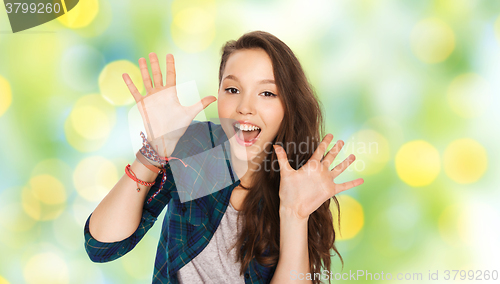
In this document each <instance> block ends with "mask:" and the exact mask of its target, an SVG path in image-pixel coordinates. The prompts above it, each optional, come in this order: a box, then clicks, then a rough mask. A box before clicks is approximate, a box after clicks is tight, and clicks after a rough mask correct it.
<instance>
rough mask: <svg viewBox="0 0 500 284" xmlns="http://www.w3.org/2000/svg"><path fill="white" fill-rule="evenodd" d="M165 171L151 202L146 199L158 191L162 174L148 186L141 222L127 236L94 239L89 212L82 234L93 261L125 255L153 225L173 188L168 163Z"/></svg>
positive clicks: (173, 184) (107, 259)
mask: <svg viewBox="0 0 500 284" xmlns="http://www.w3.org/2000/svg"><path fill="white" fill-rule="evenodd" d="M166 172H167V180H166V181H165V184H164V185H163V188H162V190H160V192H159V193H158V194H157V195H156V196H155V197H154V198H153V199H152V200H151V202H149V203H147V201H148V199H149V198H150V197H151V196H152V195H153V194H154V193H155V192H157V191H158V189H159V187H160V184H161V179H162V176H163V175H158V177H157V178H156V182H155V184H154V185H153V186H152V187H151V188H150V190H149V192H148V194H147V196H146V198H145V201H144V207H143V211H142V218H141V222H140V223H139V226H138V227H137V230H136V231H135V232H134V233H133V234H132V235H130V236H129V237H128V238H126V239H124V240H122V241H118V242H112V243H104V242H100V241H98V240H96V239H94V238H93V237H92V235H91V234H90V230H89V221H90V216H92V214H90V216H89V217H88V219H87V222H86V223H85V229H84V235H85V250H86V251H87V254H88V256H89V258H90V259H91V260H92V261H93V262H108V261H112V260H115V259H117V258H119V257H121V256H123V255H125V254H126V253H128V252H129V251H131V250H132V249H133V248H134V247H135V246H136V245H137V244H138V243H139V241H140V240H141V239H142V238H143V237H144V235H145V234H146V233H147V232H148V230H149V229H150V228H151V227H153V225H154V223H155V221H156V219H157V218H158V216H159V215H160V213H161V211H162V210H163V209H164V208H165V206H166V205H167V204H168V202H169V201H170V199H171V194H172V191H174V190H175V183H174V180H173V177H172V173H171V170H170V165H169V164H167V167H166Z"/></svg>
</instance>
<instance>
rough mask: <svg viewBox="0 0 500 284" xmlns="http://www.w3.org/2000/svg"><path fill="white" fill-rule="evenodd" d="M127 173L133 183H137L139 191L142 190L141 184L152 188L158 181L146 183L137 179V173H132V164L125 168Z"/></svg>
mask: <svg viewBox="0 0 500 284" xmlns="http://www.w3.org/2000/svg"><path fill="white" fill-rule="evenodd" d="M125 173H126V174H127V175H128V177H129V178H131V179H132V180H133V181H135V182H136V184H137V191H140V190H141V189H140V188H139V183H140V184H142V185H145V186H152V185H154V184H155V182H156V181H152V182H146V181H143V180H140V179H138V178H137V176H136V175H135V173H134V172H133V171H132V169H131V168H130V164H128V165H127V166H126V167H125Z"/></svg>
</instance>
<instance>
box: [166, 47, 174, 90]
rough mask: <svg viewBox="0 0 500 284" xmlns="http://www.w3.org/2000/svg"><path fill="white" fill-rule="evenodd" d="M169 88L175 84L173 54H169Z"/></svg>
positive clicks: (167, 82)
mask: <svg viewBox="0 0 500 284" xmlns="http://www.w3.org/2000/svg"><path fill="white" fill-rule="evenodd" d="M165 86H166V87H167V88H169V87H173V86H175V61H174V56H173V55H172V54H170V53H169V54H167V80H166V83H165Z"/></svg>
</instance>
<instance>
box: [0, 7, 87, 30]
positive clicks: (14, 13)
mask: <svg viewBox="0 0 500 284" xmlns="http://www.w3.org/2000/svg"><path fill="white" fill-rule="evenodd" d="M78 2H79V0H4V4H5V9H6V10H7V15H9V21H10V26H11V28H12V32H13V33H17V32H20V31H24V30H27V29H30V28H33V27H36V26H39V25H41V24H44V23H46V22H49V21H52V20H54V19H55V18H58V17H60V16H62V15H64V14H65V13H67V12H69V11H70V10H71V9H73V8H74V7H75V6H76V4H78Z"/></svg>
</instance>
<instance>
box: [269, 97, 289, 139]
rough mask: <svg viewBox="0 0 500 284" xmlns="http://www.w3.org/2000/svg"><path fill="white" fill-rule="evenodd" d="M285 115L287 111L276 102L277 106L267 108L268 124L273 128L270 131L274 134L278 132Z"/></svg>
mask: <svg viewBox="0 0 500 284" xmlns="http://www.w3.org/2000/svg"><path fill="white" fill-rule="evenodd" d="M284 115H285V112H284V110H283V107H282V105H281V104H276V105H275V106H272V107H267V108H266V113H265V118H266V125H267V127H268V129H269V130H272V131H270V132H271V133H272V135H273V136H275V135H276V134H277V132H278V129H279V128H280V125H281V122H282V121H283V117H284ZM271 133H269V134H271Z"/></svg>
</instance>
